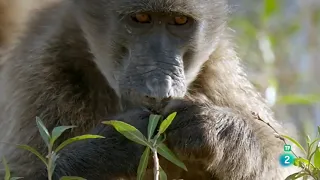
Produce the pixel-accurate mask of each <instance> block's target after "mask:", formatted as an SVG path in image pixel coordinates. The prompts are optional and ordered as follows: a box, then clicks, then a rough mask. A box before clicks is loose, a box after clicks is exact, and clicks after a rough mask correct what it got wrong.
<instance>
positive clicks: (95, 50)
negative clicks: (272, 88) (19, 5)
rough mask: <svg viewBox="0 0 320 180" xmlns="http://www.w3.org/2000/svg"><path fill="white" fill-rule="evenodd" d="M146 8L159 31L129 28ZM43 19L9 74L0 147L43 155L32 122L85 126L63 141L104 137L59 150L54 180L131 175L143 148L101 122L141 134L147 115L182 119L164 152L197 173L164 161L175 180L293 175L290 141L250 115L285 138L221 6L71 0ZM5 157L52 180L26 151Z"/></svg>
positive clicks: (10, 60)
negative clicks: (284, 157) (286, 159)
mask: <svg viewBox="0 0 320 180" xmlns="http://www.w3.org/2000/svg"><path fill="white" fill-rule="evenodd" d="M141 11H142V12H150V13H151V15H152V17H153V18H154V19H153V20H155V22H154V24H146V25H137V24H132V23H133V22H131V19H130V18H129V17H128V16H126V15H128V13H136V12H141ZM174 13H181V14H185V15H188V16H189V17H191V18H192V19H193V20H192V19H191V21H192V24H191V25H190V26H188V25H186V26H181V27H178V26H168V25H167V24H166V23H164V22H166V19H168V18H164V17H169V16H170V15H173V14H174ZM36 17H37V18H35V19H34V20H33V21H32V22H31V23H30V24H29V25H30V27H29V31H28V32H26V33H25V35H24V37H23V38H22V39H21V43H19V44H18V45H17V47H16V48H15V49H14V50H12V52H11V53H10V54H9V55H8V56H6V61H5V64H4V65H3V66H2V71H1V81H0V94H1V98H0V109H1V113H0V114H1V117H0V118H1V119H0V127H1V128H2V129H1V131H0V141H2V142H10V143H20V144H28V145H31V146H33V147H36V148H37V149H40V151H41V152H42V153H44V152H45V151H46V149H45V145H44V143H43V142H42V140H41V137H40V135H39V133H38V131H37V128H36V124H35V117H36V116H39V117H40V118H41V119H42V120H43V121H44V123H45V124H46V126H47V127H49V129H50V131H51V130H52V128H53V127H55V126H58V125H71V124H72V125H76V126H78V127H77V128H76V129H74V130H73V131H71V132H68V133H66V134H65V135H64V137H63V138H62V139H61V140H63V139H66V138H68V137H72V136H75V135H80V134H84V133H89V132H91V133H96V134H101V135H104V136H105V137H106V138H105V139H102V140H90V141H83V142H79V143H76V144H74V145H71V146H69V147H67V148H66V149H65V150H63V151H62V153H61V155H60V158H59V161H58V164H57V170H56V171H55V175H54V178H55V179H58V177H60V176H62V175H74V176H82V177H85V178H87V179H89V180H95V179H118V178H125V179H130V178H133V179H134V177H135V176H136V169H137V166H138V163H139V158H140V156H141V154H142V151H143V147H142V146H140V145H137V144H134V143H132V142H130V141H129V140H126V139H125V138H124V137H123V136H122V135H120V134H119V133H117V132H116V131H115V130H114V129H113V128H111V127H107V126H104V125H102V124H100V122H101V121H102V120H105V119H119V120H123V121H125V122H127V123H130V124H132V125H134V126H136V127H137V128H138V129H140V130H141V131H142V132H143V133H144V134H145V133H146V129H147V118H148V115H149V114H150V113H151V111H149V110H156V111H157V112H161V113H162V114H163V115H167V114H168V113H170V112H173V111H177V112H178V115H177V118H176V119H175V120H174V123H173V124H172V126H171V127H170V128H169V130H168V137H167V140H168V141H167V144H168V146H169V147H171V148H172V149H173V150H174V151H175V153H177V154H178V156H179V157H180V158H181V159H183V160H184V162H185V163H186V164H187V166H188V169H189V171H188V172H183V171H182V170H181V169H179V168H177V167H175V166H173V165H172V164H170V163H168V162H167V161H165V160H163V159H161V163H162V167H163V168H164V169H165V171H167V172H168V176H169V179H174V178H175V179H178V178H182V179H219V180H264V179H268V180H281V179H284V178H285V177H286V176H287V175H288V173H289V170H290V169H284V168H282V167H280V165H279V163H278V157H279V155H280V153H281V152H282V148H283V144H282V142H281V141H280V140H279V139H277V138H275V136H274V132H273V130H272V129H271V128H270V127H268V126H267V125H266V124H264V123H262V122H261V121H258V120H255V119H254V118H253V116H252V115H251V112H257V113H259V115H260V116H261V117H262V118H263V119H264V120H265V121H266V122H268V123H270V124H271V125H272V126H274V127H275V128H276V129H278V131H279V132H282V128H281V126H280V125H279V124H278V123H277V122H276V121H275V120H274V118H273V114H272V112H271V111H270V109H269V107H267V105H266V104H265V102H264V100H263V99H262V98H261V97H260V95H259V93H258V92H257V91H256V90H255V89H254V88H253V87H252V85H251V83H250V82H249V81H248V80H247V77H246V74H245V73H244V71H243V69H242V68H241V65H240V61H239V59H238V57H237V55H236V53H235V52H234V50H233V47H232V45H231V44H230V42H229V39H228V37H227V35H228V28H227V27H226V17H227V4H226V2H225V1H223V0H198V1H195V0H192V1H191V0H190V1H189V0H188V1H187V0H130V1H129V0H73V1H64V2H59V3H57V4H54V5H52V6H51V7H49V8H47V9H45V10H43V11H42V12H39V13H38V14H37V16H36ZM159 21H161V23H160V22H159ZM164 99H165V100H166V102H165V103H164V104H162V103H163V100H164ZM147 109H149V110H147ZM91 130H92V131H91ZM0 156H6V157H7V159H8V160H9V162H10V165H11V167H12V169H13V171H14V172H15V173H18V174H19V175H20V176H24V177H26V179H27V180H29V179H45V178H46V175H45V170H44V168H43V166H42V165H41V164H40V162H39V161H38V160H36V158H35V157H34V156H32V155H30V154H29V153H27V152H25V151H21V150H18V149H16V148H15V147H14V146H9V145H7V144H0ZM151 168H152V167H151ZM0 175H1V173H0ZM147 179H152V175H150V171H148V172H147Z"/></svg>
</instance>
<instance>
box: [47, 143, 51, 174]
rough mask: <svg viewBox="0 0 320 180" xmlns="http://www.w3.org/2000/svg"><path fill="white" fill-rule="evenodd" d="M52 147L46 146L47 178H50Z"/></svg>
mask: <svg viewBox="0 0 320 180" xmlns="http://www.w3.org/2000/svg"><path fill="white" fill-rule="evenodd" d="M51 151H52V147H51V146H49V147H48V167H47V172H48V180H52V172H51V169H52V168H51V166H52V152H51Z"/></svg>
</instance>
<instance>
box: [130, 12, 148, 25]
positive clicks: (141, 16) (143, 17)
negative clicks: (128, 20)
mask: <svg viewBox="0 0 320 180" xmlns="http://www.w3.org/2000/svg"><path fill="white" fill-rule="evenodd" d="M132 19H133V20H134V21H136V22H139V23H150V22H151V18H150V16H149V14H146V13H137V14H134V15H133V16H132Z"/></svg>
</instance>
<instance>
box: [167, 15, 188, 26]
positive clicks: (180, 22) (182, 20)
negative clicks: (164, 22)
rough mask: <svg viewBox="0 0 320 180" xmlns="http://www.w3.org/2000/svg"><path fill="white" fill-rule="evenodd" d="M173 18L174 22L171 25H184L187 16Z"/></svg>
mask: <svg viewBox="0 0 320 180" xmlns="http://www.w3.org/2000/svg"><path fill="white" fill-rule="evenodd" d="M173 20H174V22H173V23H171V24H173V25H184V24H187V22H188V17H187V16H175V17H174V19H173Z"/></svg>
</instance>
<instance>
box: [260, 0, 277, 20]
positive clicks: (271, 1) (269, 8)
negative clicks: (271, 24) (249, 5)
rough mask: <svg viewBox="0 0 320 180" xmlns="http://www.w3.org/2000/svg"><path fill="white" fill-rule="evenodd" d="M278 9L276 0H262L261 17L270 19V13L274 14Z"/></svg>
mask: <svg viewBox="0 0 320 180" xmlns="http://www.w3.org/2000/svg"><path fill="white" fill-rule="evenodd" d="M277 9H278V0H264V13H263V19H264V20H268V19H270V17H271V15H272V14H274V13H275V12H276V11H277Z"/></svg>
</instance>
